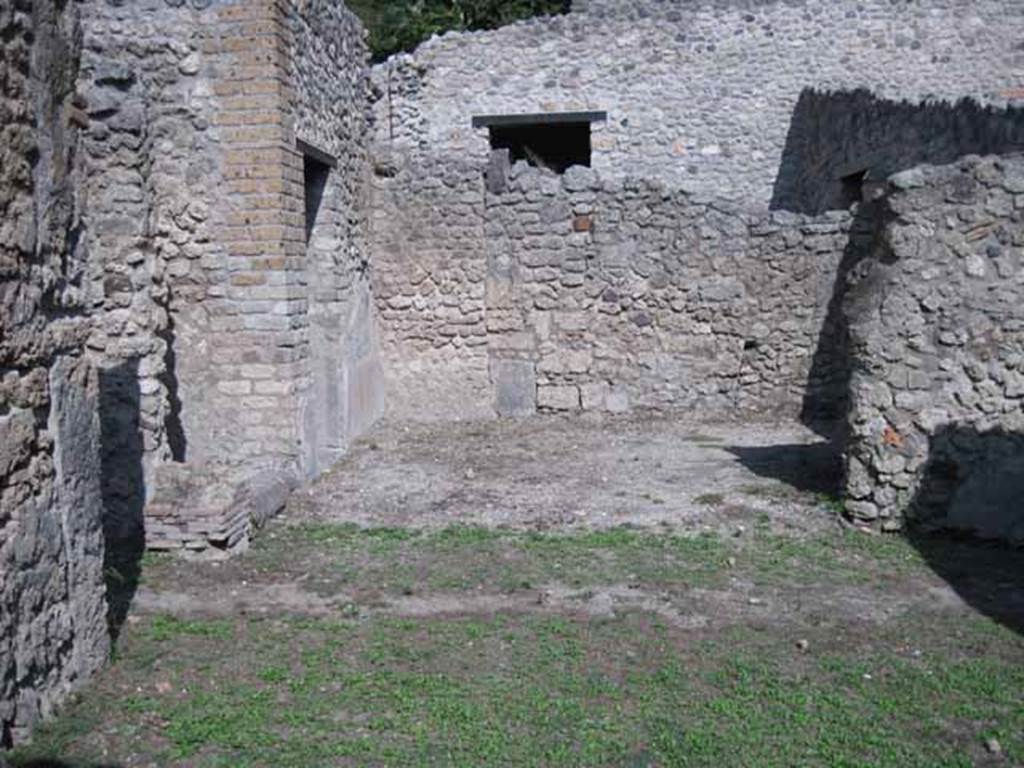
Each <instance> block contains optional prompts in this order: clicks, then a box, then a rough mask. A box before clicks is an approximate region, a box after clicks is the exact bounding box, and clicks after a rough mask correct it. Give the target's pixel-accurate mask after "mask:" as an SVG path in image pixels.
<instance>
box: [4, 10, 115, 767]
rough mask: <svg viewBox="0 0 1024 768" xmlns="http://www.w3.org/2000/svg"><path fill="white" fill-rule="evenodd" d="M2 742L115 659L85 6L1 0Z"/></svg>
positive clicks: (15, 736) (24, 732)
mask: <svg viewBox="0 0 1024 768" xmlns="http://www.w3.org/2000/svg"><path fill="white" fill-rule="evenodd" d="M0 29H2V30H3V35H4V44H3V47H2V52H0V66H2V68H3V73H2V77H0V114H2V120H0V124H2V138H0V217H2V218H0V748H3V747H4V746H7V745H9V744H10V743H11V742H12V741H15V740H20V739H21V738H23V737H24V736H26V735H27V734H28V732H29V730H30V728H31V726H32V724H33V723H34V722H35V721H36V720H38V719H39V718H40V717H45V716H48V715H50V714H51V713H52V712H53V711H54V709H55V707H56V706H57V705H58V704H59V703H60V702H61V700H63V699H64V698H65V697H66V696H67V695H68V694H69V693H70V692H72V691H73V690H75V689H76V688H77V687H79V686H80V685H81V684H82V683H83V682H84V681H85V680H86V679H88V677H89V676H90V675H91V674H92V673H93V672H95V671H96V670H97V669H98V668H99V667H100V666H101V665H102V664H103V663H104V661H105V660H106V658H107V655H108V648H109V645H108V637H107V632H106V614H105V605H104V602H103V551H104V550H103V536H102V528H101V512H102V505H101V502H100V483H99V480H100V468H99V458H98V441H99V429H98V419H97V411H98V408H97V406H98V403H97V400H98V391H97V378H96V370H95V368H94V366H93V365H92V364H91V363H90V361H89V359H88V358H87V357H85V356H84V355H83V354H82V352H83V347H84V342H85V339H86V338H87V336H88V333H89V324H88V321H87V318H86V313H87V311H88V309H89V302H88V290H87V282H88V281H87V274H86V256H87V254H86V250H85V248H84V247H83V246H84V244H83V242H82V241H81V239H80V238H78V237H77V233H78V232H79V231H80V230H81V227H82V226H83V222H82V219H81V217H80V210H81V205H82V203H83V200H82V196H81V188H82V183H83V177H84V175H83V169H82V165H81V162H80V160H81V157H80V155H78V154H77V153H76V145H77V143H78V142H77V138H78V136H77V134H78V131H77V128H76V125H77V124H80V123H82V122H84V116H83V115H82V114H81V112H80V109H79V108H80V106H81V101H80V100H78V99H75V98H74V83H75V76H76V72H77V58H78V49H79V44H80V39H79V30H78V26H77V20H76V17H75V15H74V7H73V6H67V5H66V4H63V3H57V2H51V1H49V0H40V2H37V3H21V2H19V3H13V4H12V3H5V4H3V5H2V6H0Z"/></svg>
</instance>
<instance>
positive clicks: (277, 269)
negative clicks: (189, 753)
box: [0, 0, 381, 743]
mask: <svg viewBox="0 0 1024 768" xmlns="http://www.w3.org/2000/svg"><path fill="white" fill-rule="evenodd" d="M35 5H36V4H26V3H23V2H16V3H14V4H13V7H12V5H11V4H6V5H5V6H4V7H3V8H2V9H0V28H2V29H3V30H4V34H5V41H6V40H8V33H9V32H10V45H8V43H6V42H5V45H4V60H3V67H4V73H3V74H4V79H3V83H4V88H5V91H4V101H3V104H4V110H5V120H4V131H5V134H4V135H5V140H4V142H3V150H2V151H4V152H6V153H7V154H6V155H5V156H4V158H3V172H4V173H5V174H9V177H5V179H4V182H5V183H4V184H3V185H2V186H3V194H4V195H9V198H8V197H5V198H3V208H4V221H3V227H2V228H0V247H2V249H3V250H2V254H3V262H2V279H3V291H2V294H0V296H2V300H3V301H2V305H0V310H2V312H3V314H2V316H0V320H2V325H3V329H4V333H3V335H2V338H0V382H2V387H0V435H2V437H3V441H2V446H3V447H2V452H0V499H2V501H3V506H2V509H0V568H2V573H3V579H2V580H0V585H2V586H0V608H2V611H0V727H2V732H0V743H6V742H9V741H11V740H12V739H13V738H21V737H22V736H23V735H24V734H26V733H27V732H28V729H29V728H30V726H31V725H32V723H33V722H34V721H35V720H37V719H38V718H39V717H40V716H41V715H46V714H48V713H49V712H50V711H52V709H53V707H54V706H55V704H56V703H58V702H59V701H60V700H61V699H62V698H63V697H64V696H66V695H67V693H68V691H70V690H71V689H72V688H73V687H74V686H75V685H76V684H78V682H79V681H80V680H81V679H83V678H84V677H85V676H87V675H88V674H89V673H90V672H91V671H93V670H94V669H96V668H97V667H98V666H99V665H100V664H101V663H102V661H103V659H104V657H105V655H106V648H107V642H108V641H107V633H106V617H105V615H104V602H103V595H104V588H103V583H102V578H101V577H102V569H103V558H104V543H103V538H104V536H103V535H102V534H105V538H106V541H107V546H108V547H112V546H118V547H120V546H121V544H122V543H124V542H127V543H128V544H129V545H131V544H132V543H133V542H136V541H139V540H141V537H142V536H143V527H144V525H143V523H144V520H143V507H144V505H145V504H146V502H147V500H148V501H151V502H152V505H151V507H150V513H151V520H150V523H151V524H149V525H147V526H145V528H146V530H145V536H146V539H147V541H148V543H149V544H151V545H154V546H175V547H185V546H187V547H190V548H194V547H200V546H208V545H210V544H214V545H216V546H221V547H233V546H241V545H244V543H245V539H246V538H247V536H248V534H249V531H250V530H251V528H252V527H253V526H254V525H258V524H259V523H260V521H261V520H262V519H265V518H266V516H268V515H269V514H271V513H273V512H274V511H277V510H278V509H280V508H281V506H283V502H284V497H285V495H286V493H287V491H288V490H289V489H290V488H291V487H292V486H293V484H294V482H295V481H296V480H297V479H298V478H299V477H302V476H306V475H310V474H313V473H315V472H317V471H319V470H320V469H322V468H323V467H325V466H327V465H328V464H329V463H330V462H332V461H333V460H334V459H335V458H336V457H337V456H338V455H339V454H340V452H341V451H343V450H344V448H345V446H346V444H347V442H348V440H350V439H351V438H352V437H353V436H354V435H355V434H357V433H358V432H359V431H360V430H363V429H365V428H366V427H367V426H368V424H369V423H371V422H372V420H373V419H374V418H375V417H376V415H377V413H378V412H379V409H380V405H379V403H380V391H381V390H380V387H379V386H378V385H377V381H378V379H379V377H380V365H379V360H378V357H377V344H376V340H375V337H374V332H373V327H374V326H373V318H372V305H371V303H370V301H369V299H368V279H367V277H366V269H367V263H368V255H367V252H366V248H365V246H364V240H363V235H362V229H363V223H362V222H363V219H364V217H365V210H366V206H365V205H363V204H362V201H361V198H360V190H361V189H362V188H363V187H364V179H365V176H366V173H367V171H368V168H369V165H368V154H367V147H368V142H367V140H366V130H367V128H366V127H367V124H368V114H367V104H368V100H367V95H366V89H367V83H368V77H367V69H366V58H367V54H366V47H365V42H364V36H365V33H364V32H363V30H362V28H361V26H360V24H359V22H358V21H357V20H356V18H355V17H354V16H353V15H352V14H351V13H350V12H348V11H347V10H346V9H345V8H344V7H343V6H341V5H340V4H338V3H335V2H331V1H330V0H193V1H192V2H188V3H184V2H182V1H181V0H138V2H131V3H120V2H108V1H107V0H81V2H78V3H72V4H68V5H66V7H65V6H64V4H59V3H52V2H49V0H44V1H43V2H41V3H39V4H38V8H36V7H35ZM58 6H59V7H61V8H63V10H60V11H58V10H57V9H56V8H57V7H58ZM76 80H77V82H76ZM76 89H77V93H76ZM74 127H80V128H82V129H84V130H83V131H82V136H81V142H80V151H79V152H78V153H77V154H76V153H75V152H74V144H75V142H74V133H75V131H74ZM34 132H35V135H36V137H37V138H38V141H34V140H33V133H34ZM298 139H302V140H304V141H306V142H307V143H309V144H312V145H314V146H316V147H318V148H319V149H321V150H323V151H324V152H327V153H329V154H331V155H333V156H334V157H335V158H336V159H337V163H336V164H337V167H336V169H335V170H334V171H333V172H331V173H330V174H328V177H327V181H326V185H325V188H324V190H323V201H322V203H321V210H320V215H319V216H318V218H317V225H316V227H315V228H314V230H313V232H312V233H311V236H310V242H309V243H307V239H306V232H305V220H304V219H305V217H304V208H305V197H306V189H305V185H304V177H303V157H302V154H301V152H300V150H299V148H298V146H297V140H298ZM97 368H98V369H99V372H98V375H97V372H96V369H97ZM97 416H98V417H99V418H98V419H97ZM182 462H187V463H182ZM189 477H192V479H191V480H189ZM162 483H167V484H168V487H166V488H164V487H162ZM182 488H192V489H193V490H195V493H193V494H192V495H191V496H189V495H187V494H186V495H185V496H184V497H182V498H179V499H177V503H170V504H168V503H166V500H167V499H168V498H169V494H172V495H173V493H174V491H175V489H177V490H179V491H180V490H181V489H182ZM101 490H102V504H101V498H100V491H101ZM72 499H73V500H74V506H73V507H72V506H70V504H71V500H72ZM190 499H191V500H192V501H193V502H194V503H190ZM101 511H102V531H101ZM161 531H163V532H164V533H165V534H166V537H161V535H160V534H161ZM8 574H17V578H9V577H8Z"/></svg>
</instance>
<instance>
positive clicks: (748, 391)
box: [485, 162, 852, 417]
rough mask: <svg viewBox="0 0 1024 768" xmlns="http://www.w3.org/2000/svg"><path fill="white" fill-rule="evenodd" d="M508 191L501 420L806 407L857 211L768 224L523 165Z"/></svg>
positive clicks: (500, 271) (498, 313)
mask: <svg viewBox="0 0 1024 768" xmlns="http://www.w3.org/2000/svg"><path fill="white" fill-rule="evenodd" d="M493 181H494V180H493V179H492V180H489V185H488V186H489V187H491V186H492V184H491V182H493ZM497 186H498V187H500V189H501V191H500V192H498V193H495V194H488V195H487V198H486V215H485V218H486V225H485V234H486V242H487V300H486V323H487V330H488V337H487V339H488V353H489V357H490V363H491V375H492V378H493V380H494V386H495V404H496V408H497V410H498V412H499V413H504V414H506V415H511V414H522V413H526V412H532V411H534V410H535V409H540V410H578V409H580V408H582V409H584V410H605V411H624V410H628V409H630V408H635V407H640V408H646V409H661V410H672V409H679V408H685V409H687V410H699V411H700V412H702V413H715V414H720V415H723V416H724V415H726V414H739V413H742V412H744V411H747V412H750V411H758V412H762V413H774V414H776V415H779V416H787V415H788V416H791V417H795V416H797V415H798V414H799V413H800V411H801V409H802V407H803V401H804V397H805V394H806V391H807V381H808V377H809V374H810V367H811V360H812V355H813V352H814V349H815V347H816V345H817V344H818V343H819V339H820V337H821V334H822V328H823V325H824V321H825V318H826V315H827V307H828V302H829V298H830V297H831V295H832V292H833V282H834V280H835V276H836V273H837V270H838V266H839V262H840V259H841V258H842V255H843V252H844V249H845V248H846V247H847V245H848V243H849V239H850V238H849V230H850V226H851V223H852V220H851V217H850V214H849V213H847V212H845V211H841V212H835V213H831V214H827V215H824V216H821V217H818V218H811V217H805V216H799V215H794V214H788V213H781V212H780V213H775V214H770V215H764V216H754V215H751V214H748V213H744V212H742V211H739V210H736V209H735V208H734V207H733V206H730V205H728V204H722V203H721V202H716V201H712V200H707V199H699V198H694V197H692V196H691V195H688V194H686V193H684V192H679V191H676V192H672V191H670V190H668V189H667V188H666V187H665V186H664V185H663V184H660V183H657V182H652V181H649V180H630V179H627V180H625V181H619V180H612V181H604V180H602V179H601V177H600V176H599V175H598V174H597V173H595V172H593V171H591V170H590V169H587V168H582V167H580V166H574V167H572V168H570V169H569V171H568V172H567V173H566V174H565V175H564V176H563V177H558V176H555V175H554V174H551V173H549V172H544V171H540V170H537V169H533V168H530V167H529V166H527V165H526V164H525V163H522V162H520V163H517V164H516V166H515V167H513V168H512V169H510V173H509V174H508V177H507V178H504V179H501V180H500V181H499V182H498V184H497ZM827 344H828V342H827V341H826V345H827ZM819 374H820V375H822V376H826V377H827V375H826V373H825V372H824V371H819ZM534 385H535V395H534V391H533V387H534ZM534 399H535V402H534Z"/></svg>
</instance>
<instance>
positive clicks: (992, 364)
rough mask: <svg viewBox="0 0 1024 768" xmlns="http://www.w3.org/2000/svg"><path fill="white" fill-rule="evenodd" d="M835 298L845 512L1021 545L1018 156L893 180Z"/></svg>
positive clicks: (870, 520) (1021, 206) (973, 160)
mask: <svg viewBox="0 0 1024 768" xmlns="http://www.w3.org/2000/svg"><path fill="white" fill-rule="evenodd" d="M883 202H884V206H885V209H884V212H883V214H882V215H883V216H884V217H885V221H886V222H887V223H886V226H885V227H884V229H883V231H882V233H881V236H880V237H879V239H878V241H877V243H876V244H875V247H874V249H873V250H872V252H871V255H870V257H869V258H868V259H866V260H865V261H864V262H862V263H861V264H860V265H859V266H858V268H857V269H856V270H855V271H854V273H853V275H852V285H851V287H850V289H849V293H848V296H847V300H846V312H847V315H848V317H849V323H850V335H851V342H852V346H851V354H852V360H853V368H854V373H853V378H852V383H851V403H852V407H851V410H850V414H849V432H850V440H849V444H848V449H847V457H848V458H847V479H846V493H847V497H848V499H849V501H848V502H847V509H848V511H849V513H850V514H851V515H852V516H853V517H854V518H855V519H857V520H860V521H862V522H864V523H866V524H871V525H877V526H880V527H882V528H883V529H896V528H899V527H901V526H902V525H903V523H904V522H905V521H906V520H907V519H910V520H913V521H914V522H917V523H921V524H924V525H927V526H931V527H953V528H961V529H964V530H968V531H973V532H975V533H978V534H981V535H983V536H991V537H999V538H1009V539H1016V540H1022V539H1024V506H1022V504H1021V499H1024V463H1022V459H1021V457H1022V456H1024V303H1022V302H1021V296H1022V295H1024V261H1022V248H1024V156H1020V155H1016V156H1011V157H1003V158H997V157H986V158H978V157H969V158H965V159H963V160H961V161H958V162H957V163H955V164H952V165H947V166H941V167H929V166H924V167H921V168H917V169H913V170H910V171H905V172H902V173H900V174H897V175H895V176H894V177H892V179H891V180H890V191H889V195H888V197H886V198H885V200H884V201H883Z"/></svg>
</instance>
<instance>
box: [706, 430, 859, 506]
mask: <svg viewBox="0 0 1024 768" xmlns="http://www.w3.org/2000/svg"><path fill="white" fill-rule="evenodd" d="M725 450H727V451H728V452H729V453H731V454H732V455H733V456H735V457H736V458H737V459H739V462H740V464H742V465H743V466H744V467H746V468H747V469H748V470H750V471H751V472H753V473H754V474H755V475H757V476H758V477H764V478H770V479H772V480H780V481H781V482H783V483H785V484H786V485H789V486H792V487H793V488H795V489H796V490H798V491H804V492H807V493H820V494H826V495H829V496H832V495H835V494H837V493H838V492H839V482H840V478H841V476H842V465H841V462H840V454H839V451H838V449H837V448H836V445H835V443H831V442H829V443H809V444H800V443H796V444H791V445H767V446H756V447H751V446H741V445H729V446H725Z"/></svg>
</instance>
